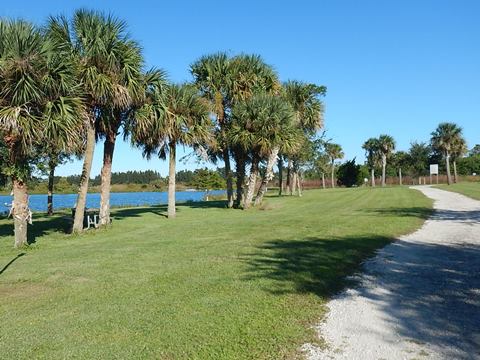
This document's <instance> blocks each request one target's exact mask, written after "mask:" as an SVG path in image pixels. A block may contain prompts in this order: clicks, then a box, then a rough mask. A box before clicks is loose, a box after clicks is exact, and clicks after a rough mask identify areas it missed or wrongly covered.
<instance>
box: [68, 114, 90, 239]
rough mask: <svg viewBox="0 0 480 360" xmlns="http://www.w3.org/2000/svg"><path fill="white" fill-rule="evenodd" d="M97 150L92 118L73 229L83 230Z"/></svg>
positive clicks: (88, 130)
mask: <svg viewBox="0 0 480 360" xmlns="http://www.w3.org/2000/svg"><path fill="white" fill-rule="evenodd" d="M94 151H95V124H94V122H93V119H90V121H89V124H88V128H87V144H86V149H85V159H84V160H83V168H82V176H81V177H80V187H79V190H78V196H77V206H76V208H75V218H74V220H73V231H74V232H81V231H83V217H84V215H85V206H86V204H87V193H88V181H89V180H90V172H91V170H92V162H93V153H94Z"/></svg>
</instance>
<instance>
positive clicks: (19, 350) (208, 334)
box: [0, 187, 431, 359]
mask: <svg viewBox="0 0 480 360" xmlns="http://www.w3.org/2000/svg"><path fill="white" fill-rule="evenodd" d="M430 207H431V201H430V200H428V199H427V198H425V197H424V196H423V195H422V194H421V193H420V192H417V191H413V190H410V189H407V188H402V187H396V188H392V187H388V188H384V189H383V188H377V189H375V190H372V189H367V188H360V189H344V188H339V189H335V190H309V191H305V192H304V193H303V197H302V198H301V199H297V198H294V197H276V196H273V197H267V198H266V201H265V202H264V203H263V204H262V206H261V207H259V208H258V209H252V210H251V211H248V212H242V211H227V210H225V208H224V202H223V201H222V202H215V201H210V202H204V203H191V204H182V205H178V206H177V211H178V216H177V219H176V220H175V222H172V221H168V220H167V219H166V218H165V216H166V214H167V206H159V207H151V208H132V209H118V210H117V209H114V210H112V217H113V219H114V220H113V221H114V222H113V226H112V227H111V228H110V229H104V230H97V231H92V232H87V233H85V234H83V235H81V236H73V237H72V236H71V235H66V234H64V233H63V229H64V227H65V221H64V219H62V215H63V214H57V215H54V216H53V217H44V216H41V215H38V217H35V219H34V225H33V226H32V227H31V228H30V234H31V236H32V237H34V238H35V240H36V242H35V243H34V244H32V245H31V246H30V247H29V248H27V249H24V250H14V249H12V248H11V242H12V240H13V237H12V236H11V235H10V233H11V230H10V225H9V221H8V220H0V264H1V268H2V269H3V270H2V269H0V270H1V274H0V293H1V294H2V301H1V303H0V321H1V323H2V326H1V328H0V347H1V349H2V354H3V355H5V356H8V357H9V358H15V359H27V358H65V357H71V356H75V357H77V358H102V359H111V358H170V359H185V358H201V359H246V358H249V359H252V358H255V359H272V358H275V359H278V358H292V357H294V356H295V355H298V354H299V353H298V349H299V347H300V346H301V345H302V344H303V343H304V342H305V341H315V332H314V329H312V328H311V327H310V325H312V324H314V323H317V322H318V320H319V319H320V318H321V317H322V314H323V313H324V311H325V303H326V301H327V300H328V298H329V297H330V296H331V295H332V294H334V293H336V292H337V291H339V290H341V289H342V287H343V286H344V285H345V281H346V280H345V276H347V275H350V274H352V272H354V271H356V270H358V269H359V265H360V264H361V262H362V261H364V260H365V258H366V257H369V256H371V255H372V254H373V252H374V251H375V250H376V249H378V248H380V247H382V246H384V245H385V244H387V243H388V242H389V241H390V240H391V239H392V237H394V236H397V235H400V234H403V233H407V232H410V231H412V230H414V229H416V228H417V227H419V226H420V225H421V223H422V222H423V219H424V218H426V217H427V216H428V215H429V213H430ZM33 269H34V271H33ZM19 338H21V339H22V344H21V346H19V343H18V339H19Z"/></svg>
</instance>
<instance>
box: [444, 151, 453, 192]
mask: <svg viewBox="0 0 480 360" xmlns="http://www.w3.org/2000/svg"><path fill="white" fill-rule="evenodd" d="M445 155H446V156H445V162H446V165H447V183H448V185H451V184H452V174H451V173H450V153H449V152H448V151H447V152H446V154H445Z"/></svg>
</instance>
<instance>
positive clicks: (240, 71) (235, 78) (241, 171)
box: [228, 54, 281, 207]
mask: <svg viewBox="0 0 480 360" xmlns="http://www.w3.org/2000/svg"><path fill="white" fill-rule="evenodd" d="M229 78H230V84H229V86H228V91H229V93H228V99H229V101H230V104H231V106H232V107H234V106H235V105H236V104H239V103H241V102H245V101H247V100H248V99H250V98H251V97H252V96H254V95H255V94H265V93H266V94H273V95H278V94H279V93H280V92H281V85H280V81H279V80H278V75H277V73H276V72H275V71H274V69H273V68H272V67H271V66H270V65H268V64H266V63H265V61H264V60H263V59H262V58H261V57H260V56H259V55H247V54H241V55H237V56H235V57H233V58H232V59H231V61H230V77H229ZM234 121H235V119H232V123H233V122H234ZM231 126H232V125H231ZM232 152H233V156H234V158H235V166H236V169H235V170H236V175H237V184H236V190H237V196H236V197H237V200H236V205H237V207H239V206H240V204H241V202H242V199H244V185H245V178H246V176H245V174H246V166H247V163H248V162H252V160H253V159H252V158H251V157H250V156H249V154H248V152H247V151H246V150H245V148H244V147H243V146H238V145H237V146H232Z"/></svg>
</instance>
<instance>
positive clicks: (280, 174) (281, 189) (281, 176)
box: [278, 156, 283, 196]
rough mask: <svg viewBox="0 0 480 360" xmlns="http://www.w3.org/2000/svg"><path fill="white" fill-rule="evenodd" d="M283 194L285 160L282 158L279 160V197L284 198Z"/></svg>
mask: <svg viewBox="0 0 480 360" xmlns="http://www.w3.org/2000/svg"><path fill="white" fill-rule="evenodd" d="M282 193H283V159H282V157H281V156H280V157H279V158H278V195H279V196H282Z"/></svg>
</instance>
